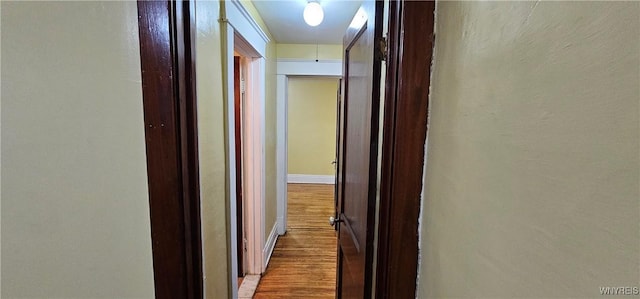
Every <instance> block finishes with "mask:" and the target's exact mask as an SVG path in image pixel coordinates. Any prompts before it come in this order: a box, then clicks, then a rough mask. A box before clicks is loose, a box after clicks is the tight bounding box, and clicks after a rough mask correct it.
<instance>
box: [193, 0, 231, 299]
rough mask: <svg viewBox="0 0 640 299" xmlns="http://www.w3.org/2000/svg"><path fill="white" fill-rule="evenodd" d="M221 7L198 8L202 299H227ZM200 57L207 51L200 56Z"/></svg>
mask: <svg viewBox="0 0 640 299" xmlns="http://www.w3.org/2000/svg"><path fill="white" fill-rule="evenodd" d="M218 19H220V3H219V2H218V1H202V2H198V5H196V22H197V23H196V30H197V35H196V53H198V57H197V59H196V76H197V79H196V84H197V86H196V94H197V100H198V154H199V160H200V201H201V206H202V211H201V217H202V236H203V238H202V244H203V248H204V251H203V254H204V262H203V267H204V275H205V281H204V288H205V295H206V298H217V297H218V296H220V297H224V298H227V297H230V296H231V295H230V294H231V293H230V292H231V289H230V283H231V282H230V281H229V271H230V270H229V268H228V267H229V265H228V260H229V254H230V253H229V252H228V246H229V245H228V243H227V240H228V238H227V237H228V236H227V233H228V229H229V228H228V226H227V213H228V211H227V204H226V201H227V200H228V193H227V191H226V181H225V180H226V172H225V170H226V167H225V165H226V163H227V162H226V157H225V138H224V133H225V121H224V119H225V116H224V111H226V110H225V105H224V102H225V98H224V96H223V94H222V90H223V82H224V80H223V76H222V74H223V70H222V65H223V64H222V61H223V60H222V49H224V48H226V44H225V40H224V39H223V37H222V33H223V32H222V31H221V29H222V28H221V26H220V23H219V22H218ZM202 53H206V55H203V54H202Z"/></svg>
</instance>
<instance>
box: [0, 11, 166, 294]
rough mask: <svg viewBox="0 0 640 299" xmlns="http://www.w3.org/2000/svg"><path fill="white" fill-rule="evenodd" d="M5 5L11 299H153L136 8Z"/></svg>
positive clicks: (6, 283)
mask: <svg viewBox="0 0 640 299" xmlns="http://www.w3.org/2000/svg"><path fill="white" fill-rule="evenodd" d="M1 6H2V10H1V13H2V18H1V22H2V29H3V31H2V65H1V68H2V69H1V71H2V162H1V163H2V164H1V165H2V166H1V167H2V186H3V188H2V200H3V201H2V287H3V288H2V298H152V297H153V296H154V291H153V267H152V255H151V234H150V221H149V203H148V192H147V175H146V157H145V142H144V123H143V113H142V90H141V79H140V51H139V47H138V44H139V40H138V22H137V9H136V3H135V2H37V3H35V2H6V1H3V2H2V4H1Z"/></svg>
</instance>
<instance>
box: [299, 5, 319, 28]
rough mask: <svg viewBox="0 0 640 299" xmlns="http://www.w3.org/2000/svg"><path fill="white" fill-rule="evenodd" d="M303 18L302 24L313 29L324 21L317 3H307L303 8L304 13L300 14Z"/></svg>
mask: <svg viewBox="0 0 640 299" xmlns="http://www.w3.org/2000/svg"><path fill="white" fill-rule="evenodd" d="M302 16H303V17H304V22H305V23H307V24H308V25H309V26H311V27H315V26H318V25H320V23H322V20H323V19H324V11H322V6H320V3H318V2H317V1H309V3H307V6H306V7H305V8H304V13H303V14H302Z"/></svg>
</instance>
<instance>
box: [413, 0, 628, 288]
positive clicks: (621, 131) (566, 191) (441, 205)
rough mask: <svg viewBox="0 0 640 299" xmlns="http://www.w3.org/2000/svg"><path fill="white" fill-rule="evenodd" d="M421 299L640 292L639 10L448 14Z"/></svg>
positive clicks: (490, 7)
mask: <svg viewBox="0 0 640 299" xmlns="http://www.w3.org/2000/svg"><path fill="white" fill-rule="evenodd" d="M437 7H438V8H437V10H438V11H437V13H436V16H437V20H436V30H437V35H436V41H435V45H436V49H435V58H434V67H433V70H434V73H433V80H432V86H431V104H430V107H431V114H430V115H431V116H430V125H429V133H428V134H429V138H428V140H429V141H428V156H427V164H426V165H427V166H426V167H427V169H426V185H425V191H424V192H425V193H424V196H425V198H424V208H423V214H422V238H421V239H422V246H421V255H422V258H421V273H420V283H419V292H418V295H419V298H444V297H449V298H453V297H458V298H461V297H476V298H477V297H484V298H515V297H522V296H526V297H536V298H542V297H554V298H568V297H574V298H586V297H590V298H592V297H599V295H600V293H599V286H630V287H633V286H638V281H640V230H639V229H640V227H639V226H638V223H639V218H638V211H640V202H639V199H640V194H639V190H640V186H639V182H640V173H639V172H640V160H639V159H640V155H639V154H638V153H639V152H640V148H639V144H640V132H639V108H640V107H639V104H640V103H639V102H640V101H639V98H640V87H639V84H638V83H639V82H640V54H639V53H640V40H639V38H640V3H638V2H572V1H565V2H546V1H539V2H509V3H508V2H485V1H478V2H476V1H460V2H446V1H443V2H439V3H438V6H437Z"/></svg>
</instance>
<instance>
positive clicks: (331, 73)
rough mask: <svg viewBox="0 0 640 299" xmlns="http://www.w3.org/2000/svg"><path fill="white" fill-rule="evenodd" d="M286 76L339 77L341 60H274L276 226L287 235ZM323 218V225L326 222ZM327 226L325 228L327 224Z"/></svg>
mask: <svg viewBox="0 0 640 299" xmlns="http://www.w3.org/2000/svg"><path fill="white" fill-rule="evenodd" d="M289 76H313V77H330V78H341V77H342V60H319V61H317V62H316V61H315V60H314V59H278V62H277V67H276V93H277V94H276V118H277V120H276V165H277V166H276V185H277V186H276V198H277V199H276V201H277V211H276V223H277V226H278V234H279V235H284V234H285V233H286V232H287V182H288V171H287V169H288V150H287V148H288V142H289V141H288V140H289V132H288V128H289V125H288V122H289V121H288V115H289V108H288V107H289V100H288V82H289ZM329 216H333V215H327V221H328V219H329ZM327 225H328V224H327Z"/></svg>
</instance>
